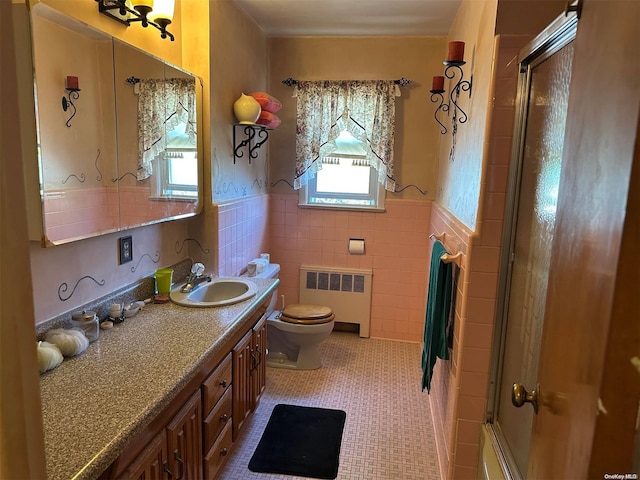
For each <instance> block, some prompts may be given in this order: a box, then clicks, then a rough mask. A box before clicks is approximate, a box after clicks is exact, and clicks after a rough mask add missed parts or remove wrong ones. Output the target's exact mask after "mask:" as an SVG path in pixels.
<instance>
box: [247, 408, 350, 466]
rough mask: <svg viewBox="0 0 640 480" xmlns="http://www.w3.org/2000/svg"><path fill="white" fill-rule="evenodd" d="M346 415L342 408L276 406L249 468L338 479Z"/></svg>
mask: <svg viewBox="0 0 640 480" xmlns="http://www.w3.org/2000/svg"><path fill="white" fill-rule="evenodd" d="M346 417H347V414H346V413H345V412H344V411H342V410H331V409H327V408H315V407H300V406H297V405H284V404H278V405H276V406H275V407H274V408H273V412H272V413H271V418H269V422H268V423H267V426H266V428H265V429H264V433H263V434H262V438H261V439H260V442H259V443H258V446H257V447H256V451H255V452H254V453H253V457H251V461H249V470H251V471H252V472H263V473H282V474H285V475H297V476H299V477H311V478H336V477H337V475H338V465H339V463H340V445H341V444H342V430H343V428H344V421H345V419H346Z"/></svg>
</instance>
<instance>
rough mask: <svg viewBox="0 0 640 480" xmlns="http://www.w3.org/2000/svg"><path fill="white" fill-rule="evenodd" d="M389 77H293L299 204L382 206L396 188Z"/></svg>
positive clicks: (392, 95) (394, 88)
mask: <svg viewBox="0 0 640 480" xmlns="http://www.w3.org/2000/svg"><path fill="white" fill-rule="evenodd" d="M399 92H400V90H399V88H398V86H397V85H396V84H395V83H394V82H393V81H377V80H376V81H359V80H346V81H318V82H306V81H304V82H298V84H297V87H296V95H295V96H296V97H297V99H298V100H297V104H298V105H297V131H296V174H295V177H294V188H295V189H300V197H299V204H300V205H304V206H322V207H336V208H358V209H360V208H363V209H378V210H379V209H383V208H384V196H385V195H384V190H385V189H387V190H390V191H393V190H395V180H394V179H393V137H394V125H395V97H396V96H398V95H399Z"/></svg>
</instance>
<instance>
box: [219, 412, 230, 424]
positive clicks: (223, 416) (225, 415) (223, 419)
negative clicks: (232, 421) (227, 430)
mask: <svg viewBox="0 0 640 480" xmlns="http://www.w3.org/2000/svg"><path fill="white" fill-rule="evenodd" d="M227 420H229V415H227V414H226V413H223V414H222V415H220V421H221V422H222V423H227Z"/></svg>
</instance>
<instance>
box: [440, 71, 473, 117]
mask: <svg viewBox="0 0 640 480" xmlns="http://www.w3.org/2000/svg"><path fill="white" fill-rule="evenodd" d="M443 63H444V65H445V67H446V68H445V69H444V76H445V77H447V78H448V79H449V80H453V79H455V78H456V76H459V78H458V81H457V82H456V84H455V85H454V86H453V88H452V89H451V91H450V92H449V100H450V101H451V103H452V104H453V106H454V107H453V108H454V116H455V117H457V112H460V118H459V119H458V122H460V123H465V122H466V121H467V120H468V118H469V117H468V116H467V114H466V112H465V111H464V110H462V108H460V105H458V103H457V100H458V98H459V97H460V92H469V98H471V87H472V85H471V81H469V80H465V79H464V70H463V69H462V66H463V65H465V64H466V63H467V62H464V61H455V60H446V61H444V62H443Z"/></svg>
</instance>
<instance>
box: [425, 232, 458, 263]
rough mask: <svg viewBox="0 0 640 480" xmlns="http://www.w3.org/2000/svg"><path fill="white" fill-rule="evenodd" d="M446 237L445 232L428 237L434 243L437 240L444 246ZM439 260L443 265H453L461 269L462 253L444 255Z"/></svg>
mask: <svg viewBox="0 0 640 480" xmlns="http://www.w3.org/2000/svg"><path fill="white" fill-rule="evenodd" d="M446 236H447V234H446V232H442V233H439V234H436V233H432V234H431V235H429V238H430V239H431V240H433V241H434V242H435V241H436V240H438V241H439V242H440V243H442V245H444V241H445V238H446ZM440 260H442V261H443V262H444V263H455V264H456V265H457V266H458V268H462V252H458V253H445V254H444V255H442V256H441V257H440Z"/></svg>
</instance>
